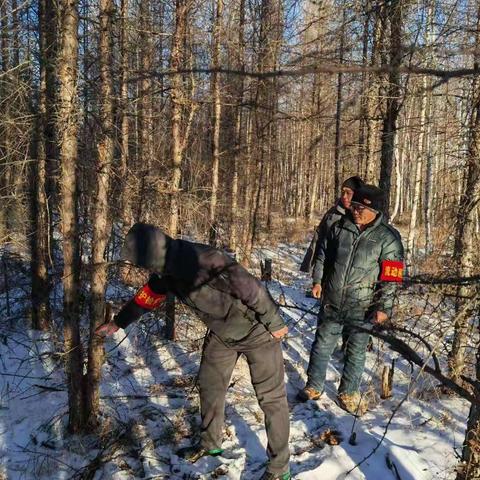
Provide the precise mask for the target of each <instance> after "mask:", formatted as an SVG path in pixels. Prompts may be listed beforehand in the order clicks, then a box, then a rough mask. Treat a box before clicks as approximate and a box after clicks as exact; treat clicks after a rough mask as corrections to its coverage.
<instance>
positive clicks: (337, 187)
mask: <svg viewBox="0 0 480 480" xmlns="http://www.w3.org/2000/svg"><path fill="white" fill-rule="evenodd" d="M346 15H347V13H346V9H344V10H343V21H342V27H341V31H340V52H339V56H340V57H339V63H340V65H342V63H343V56H344V44H345V21H346ZM342 95H343V74H342V73H341V72H340V73H339V74H338V76H337V111H336V114H335V157H334V162H335V183H334V188H335V193H336V195H338V194H339V192H340V185H341V180H340V178H341V176H342V165H341V127H342V108H343V107H342Z"/></svg>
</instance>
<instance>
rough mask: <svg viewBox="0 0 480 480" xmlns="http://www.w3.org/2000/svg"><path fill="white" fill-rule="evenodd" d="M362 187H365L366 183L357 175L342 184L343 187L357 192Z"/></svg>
mask: <svg viewBox="0 0 480 480" xmlns="http://www.w3.org/2000/svg"><path fill="white" fill-rule="evenodd" d="M362 185H365V183H364V181H363V180H362V179H361V178H360V177H358V176H356V175H355V176H354V177H350V178H347V179H346V180H345V181H344V182H343V183H342V187H347V188H351V189H352V190H353V191H355V190H357V189H358V188H360V187H361V186H362Z"/></svg>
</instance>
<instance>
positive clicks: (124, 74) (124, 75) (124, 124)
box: [119, 0, 132, 233]
mask: <svg viewBox="0 0 480 480" xmlns="http://www.w3.org/2000/svg"><path fill="white" fill-rule="evenodd" d="M127 18H128V0H121V6H120V56H121V65H120V68H121V73H120V112H119V116H120V135H121V138H120V178H121V179H122V180H123V181H121V182H120V219H121V220H120V221H121V225H122V233H126V227H127V225H129V224H130V223H131V219H132V214H131V208H132V205H131V195H130V193H129V192H130V188H129V187H128V186H129V185H130V182H129V181H128V180H129V168H128V160H129V134H130V132H129V119H128V51H127V38H128V37H127Z"/></svg>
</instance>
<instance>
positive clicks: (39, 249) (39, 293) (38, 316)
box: [31, 0, 54, 330]
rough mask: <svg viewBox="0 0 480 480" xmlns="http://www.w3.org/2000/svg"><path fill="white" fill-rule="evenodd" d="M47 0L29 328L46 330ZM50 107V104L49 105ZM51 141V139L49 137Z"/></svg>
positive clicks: (43, 2)
mask: <svg viewBox="0 0 480 480" xmlns="http://www.w3.org/2000/svg"><path fill="white" fill-rule="evenodd" d="M49 3H50V2H49V1H48V0H39V3H38V19H39V33H40V59H41V61H40V85H39V99H38V116H37V133H36V136H37V140H36V147H37V159H36V163H35V165H34V171H33V183H32V188H33V192H32V235H31V251H32V254H31V270H32V291H31V298H32V327H33V328H35V329H38V330H48V328H49V325H50V301H49V296H50V290H51V285H50V279H49V275H48V259H49V218H48V211H49V210H48V203H47V202H48V200H47V151H48V145H47V144H48V141H49V140H48V137H47V134H46V132H47V124H48V123H49V118H48V114H47V96H48V92H51V91H52V89H53V85H47V82H48V81H49V80H51V76H48V75H47V68H48V64H49V62H51V59H50V49H49V45H48V35H47V31H48V30H49V29H53V28H54V25H52V24H51V22H49V21H48V17H47V9H48V8H51V5H49ZM48 106H49V107H51V104H48ZM50 141H51V139H50Z"/></svg>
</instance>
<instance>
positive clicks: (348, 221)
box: [344, 211, 384, 233]
mask: <svg viewBox="0 0 480 480" xmlns="http://www.w3.org/2000/svg"><path fill="white" fill-rule="evenodd" d="M383 220H384V216H383V213H382V212H379V213H378V215H377V217H376V218H375V220H374V221H373V222H371V223H369V224H368V225H367V228H365V230H363V231H360V229H359V228H358V226H357V225H356V224H355V222H354V221H353V216H352V214H351V212H350V211H347V213H346V215H345V217H344V225H345V227H347V228H348V229H349V230H353V231H356V232H359V233H364V232H368V231H371V230H374V229H375V228H377V227H378V226H379V225H380V224H381V223H383Z"/></svg>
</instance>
